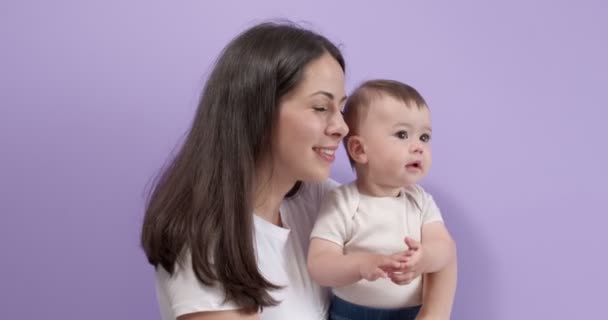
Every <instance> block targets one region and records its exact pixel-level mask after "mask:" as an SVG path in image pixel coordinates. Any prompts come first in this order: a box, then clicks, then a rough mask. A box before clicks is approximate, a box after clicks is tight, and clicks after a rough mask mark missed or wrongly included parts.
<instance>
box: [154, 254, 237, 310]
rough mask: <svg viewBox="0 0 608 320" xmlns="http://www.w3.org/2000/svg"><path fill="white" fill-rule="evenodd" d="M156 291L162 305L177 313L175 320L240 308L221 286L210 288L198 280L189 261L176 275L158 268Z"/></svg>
mask: <svg viewBox="0 0 608 320" xmlns="http://www.w3.org/2000/svg"><path fill="white" fill-rule="evenodd" d="M156 288H157V295H158V298H159V302H160V303H161V304H167V305H166V306H165V307H166V308H167V309H170V310H172V311H173V317H175V318H177V317H178V316H181V315H184V314H189V313H195V312H204V311H222V310H235V309H238V306H237V305H235V304H234V303H232V302H230V301H227V302H225V301H224V291H223V290H222V288H221V286H220V285H215V286H206V285H204V284H202V283H200V281H198V279H197V278H196V276H195V274H194V270H193V269H192V263H191V260H190V258H189V255H188V258H187V259H185V261H184V263H183V265H176V267H175V270H174V272H173V274H172V275H170V274H169V273H168V272H167V271H166V270H165V269H164V268H163V267H162V266H159V267H158V268H157V269H156Z"/></svg>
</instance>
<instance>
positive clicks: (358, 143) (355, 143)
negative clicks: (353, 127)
mask: <svg viewBox="0 0 608 320" xmlns="http://www.w3.org/2000/svg"><path fill="white" fill-rule="evenodd" d="M346 149H347V150H346V151H347V152H348V154H349V155H350V157H351V158H352V159H353V160H354V161H355V162H356V163H360V164H365V163H367V161H368V160H367V153H366V152H365V143H364V141H363V138H362V137H360V136H350V137H348V142H347V143H346Z"/></svg>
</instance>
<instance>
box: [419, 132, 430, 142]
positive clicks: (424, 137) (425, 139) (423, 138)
mask: <svg viewBox="0 0 608 320" xmlns="http://www.w3.org/2000/svg"><path fill="white" fill-rule="evenodd" d="M420 141H422V142H429V141H431V135H430V134H428V133H423V134H422V135H421V136H420Z"/></svg>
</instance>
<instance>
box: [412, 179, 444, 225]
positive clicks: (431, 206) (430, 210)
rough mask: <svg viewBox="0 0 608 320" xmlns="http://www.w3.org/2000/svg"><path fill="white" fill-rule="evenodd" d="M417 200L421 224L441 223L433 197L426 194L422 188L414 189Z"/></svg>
mask: <svg viewBox="0 0 608 320" xmlns="http://www.w3.org/2000/svg"><path fill="white" fill-rule="evenodd" d="M416 189H417V190H416V194H417V198H418V199H419V200H418V201H419V204H420V209H421V211H422V224H425V223H430V222H435V221H441V222H443V217H442V215H441V211H440V210H439V207H438V206H437V203H435V200H434V199H433V196H432V195H431V194H429V193H428V192H426V191H425V190H424V189H423V188H422V187H420V186H417V187H416Z"/></svg>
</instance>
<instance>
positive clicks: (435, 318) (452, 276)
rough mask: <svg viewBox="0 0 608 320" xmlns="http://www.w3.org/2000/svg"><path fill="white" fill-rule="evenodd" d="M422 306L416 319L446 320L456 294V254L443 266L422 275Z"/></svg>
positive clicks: (448, 317)
mask: <svg viewBox="0 0 608 320" xmlns="http://www.w3.org/2000/svg"><path fill="white" fill-rule="evenodd" d="M422 279H423V280H422V285H423V288H422V308H421V309H420V312H419V313H418V317H416V320H448V319H450V314H451V313H452V305H453V302H454V296H455V295H456V280H457V262H456V255H454V257H453V258H452V259H451V260H450V261H449V262H448V264H447V265H446V266H445V268H443V269H441V270H439V271H437V272H434V273H427V274H425V275H423V278H422Z"/></svg>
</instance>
